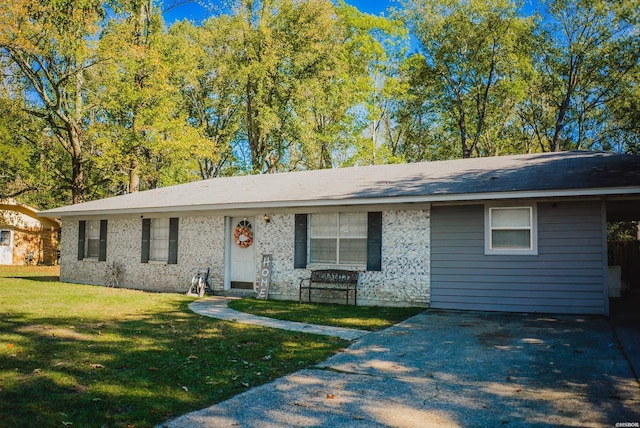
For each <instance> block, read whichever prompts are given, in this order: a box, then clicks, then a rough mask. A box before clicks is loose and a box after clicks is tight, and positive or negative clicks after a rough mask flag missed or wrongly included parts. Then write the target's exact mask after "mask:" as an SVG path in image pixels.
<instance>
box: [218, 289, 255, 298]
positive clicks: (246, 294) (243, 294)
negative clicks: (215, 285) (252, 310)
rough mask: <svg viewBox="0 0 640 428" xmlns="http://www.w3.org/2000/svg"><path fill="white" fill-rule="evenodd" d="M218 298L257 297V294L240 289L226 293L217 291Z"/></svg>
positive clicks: (226, 291)
mask: <svg viewBox="0 0 640 428" xmlns="http://www.w3.org/2000/svg"><path fill="white" fill-rule="evenodd" d="M214 295H216V296H226V297H255V296H256V292H255V291H253V290H245V289H239V288H232V289H229V290H224V291H216V292H215V293H214Z"/></svg>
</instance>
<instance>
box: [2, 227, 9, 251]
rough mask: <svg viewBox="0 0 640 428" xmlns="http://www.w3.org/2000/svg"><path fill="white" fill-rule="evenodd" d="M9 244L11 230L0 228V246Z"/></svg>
mask: <svg viewBox="0 0 640 428" xmlns="http://www.w3.org/2000/svg"><path fill="white" fill-rule="evenodd" d="M9 246H11V231H10V230H0V247H9Z"/></svg>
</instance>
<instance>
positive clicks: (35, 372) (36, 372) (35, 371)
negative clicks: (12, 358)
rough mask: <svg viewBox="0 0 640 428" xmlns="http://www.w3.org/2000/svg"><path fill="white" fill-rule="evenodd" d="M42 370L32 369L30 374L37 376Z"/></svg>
mask: <svg viewBox="0 0 640 428" xmlns="http://www.w3.org/2000/svg"><path fill="white" fill-rule="evenodd" d="M41 371H42V370H41V369H33V371H32V372H31V373H33V374H38V373H40V372H41Z"/></svg>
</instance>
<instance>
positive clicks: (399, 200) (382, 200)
mask: <svg viewBox="0 0 640 428" xmlns="http://www.w3.org/2000/svg"><path fill="white" fill-rule="evenodd" d="M633 194H638V195H640V187H637V186H633V187H615V188H590V189H561V190H529V191H516V190H514V191H509V192H480V193H464V194H431V195H417V196H385V197H375V198H343V199H316V200H300V201H260V202H252V203H231V204H200V205H173V206H156V207H134V208H122V209H96V210H73V209H66V208H70V207H65V209H52V210H48V211H42V212H39V213H38V216H39V217H49V218H52V217H55V218H63V217H79V216H101V215H136V214H149V213H169V212H171V213H180V212H199V211H207V212H224V211H232V210H235V211H237V210H258V209H285V208H286V209H298V208H300V209H303V208H309V207H339V206H358V205H392V204H393V205H398V204H419V203H438V202H474V201H483V200H507V199H533V198H556V197H593V196H598V197H604V196H613V195H633ZM71 207H72V206H71Z"/></svg>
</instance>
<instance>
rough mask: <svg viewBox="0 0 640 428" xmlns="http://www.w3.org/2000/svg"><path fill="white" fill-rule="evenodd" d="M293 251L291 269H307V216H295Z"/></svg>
mask: <svg viewBox="0 0 640 428" xmlns="http://www.w3.org/2000/svg"><path fill="white" fill-rule="evenodd" d="M295 221H296V229H295V250H294V258H293V267H294V268H296V269H305V268H306V267H307V214H296V220H295Z"/></svg>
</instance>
